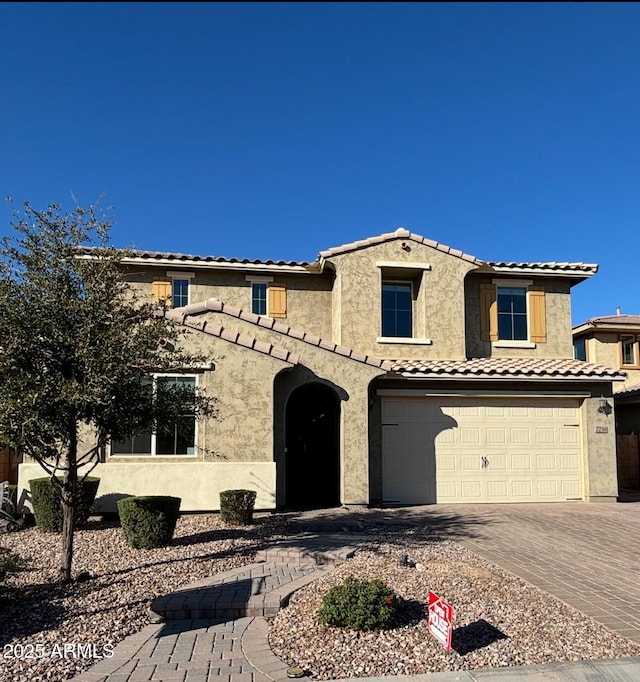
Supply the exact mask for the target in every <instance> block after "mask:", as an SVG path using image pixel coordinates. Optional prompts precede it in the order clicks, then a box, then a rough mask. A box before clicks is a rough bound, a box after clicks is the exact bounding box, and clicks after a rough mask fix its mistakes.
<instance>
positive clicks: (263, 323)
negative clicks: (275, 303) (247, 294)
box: [167, 298, 391, 372]
mask: <svg viewBox="0 0 640 682" xmlns="http://www.w3.org/2000/svg"><path fill="white" fill-rule="evenodd" d="M209 311H211V312H220V313H223V314H225V315H229V316H231V317H235V318H238V319H241V320H244V321H245V322H249V323H250V324H254V325H255V326H256V327H264V328H267V329H271V330H272V331H275V332H278V333H279V334H282V335H283V336H289V337H291V338H293V339H297V340H299V341H303V342H304V343H308V344H309V345H311V346H317V347H319V348H322V349H324V350H326V351H327V352H329V353H335V354H336V355H340V356H342V357H346V358H349V359H351V360H354V361H355V362H361V363H363V364H365V365H370V366H371V367H379V368H380V369H383V370H386V371H387V372H388V371H390V370H391V365H390V364H389V363H388V362H386V361H385V360H381V359H380V358H375V357H373V356H371V355H363V354H361V353H358V352H357V351H355V350H352V349H350V348H346V347H344V346H336V344H335V343H332V342H331V341H325V340H324V339H321V338H320V337H319V336H314V335H312V334H307V333H305V332H304V331H302V330H299V329H292V328H291V327H288V326H287V325H285V324H280V323H278V322H276V321H275V320H273V319H271V318H269V317H263V316H261V315H253V314H247V313H246V312H245V311H243V310H242V309H241V308H237V307H235V306H230V305H227V304H226V303H224V302H223V301H221V300H219V299H217V298H209V299H207V300H206V301H202V302H201V303H192V304H190V305H187V306H184V307H183V308H176V309H174V310H171V311H169V312H168V313H167V314H168V315H171V316H172V317H174V319H179V320H180V321H181V322H183V323H184V324H190V326H192V327H194V328H197V327H198V325H197V323H196V322H195V321H193V322H191V323H189V322H188V321H189V320H190V318H191V316H192V315H201V314H202V313H206V312H209ZM272 354H273V353H272ZM297 361H298V359H297V356H296V362H297Z"/></svg>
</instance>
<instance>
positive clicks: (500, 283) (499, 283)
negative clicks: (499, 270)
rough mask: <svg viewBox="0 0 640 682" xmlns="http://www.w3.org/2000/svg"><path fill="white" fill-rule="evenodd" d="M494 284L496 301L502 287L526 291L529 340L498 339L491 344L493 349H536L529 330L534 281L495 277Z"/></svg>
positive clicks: (492, 281)
mask: <svg viewBox="0 0 640 682" xmlns="http://www.w3.org/2000/svg"><path fill="white" fill-rule="evenodd" d="M491 283H492V284H495V286H496V299H497V296H498V289H499V288H500V287H510V288H514V289H525V290H526V291H525V296H526V300H527V338H526V339H517V340H514V339H498V340H497V341H492V342H491V347H492V348H527V349H533V348H536V347H537V346H536V344H535V343H532V342H531V341H529V339H530V338H531V329H530V328H529V312H530V309H531V308H530V305H529V287H531V286H533V280H532V279H503V278H502V277H494V278H493V279H492V280H491Z"/></svg>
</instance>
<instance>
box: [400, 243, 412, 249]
mask: <svg viewBox="0 0 640 682" xmlns="http://www.w3.org/2000/svg"><path fill="white" fill-rule="evenodd" d="M400 248H401V249H402V250H403V251H411V247H410V246H409V244H407V242H402V244H400Z"/></svg>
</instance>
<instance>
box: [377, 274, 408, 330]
mask: <svg viewBox="0 0 640 682" xmlns="http://www.w3.org/2000/svg"><path fill="white" fill-rule="evenodd" d="M412 300H413V296H412V290H411V283H410V282H383V283H382V336H383V337H384V336H387V337H389V336H395V337H405V338H410V337H411V336H412V335H413V315H412V309H413V303H412Z"/></svg>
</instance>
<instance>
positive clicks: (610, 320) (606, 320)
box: [586, 315, 640, 327]
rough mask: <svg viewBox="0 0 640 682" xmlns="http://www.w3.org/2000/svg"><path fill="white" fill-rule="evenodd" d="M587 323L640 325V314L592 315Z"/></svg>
mask: <svg viewBox="0 0 640 682" xmlns="http://www.w3.org/2000/svg"><path fill="white" fill-rule="evenodd" d="M586 324H595V325H636V326H639V327H640V315H605V316H604V317H592V318H591V319H589V320H587V322H586Z"/></svg>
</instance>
